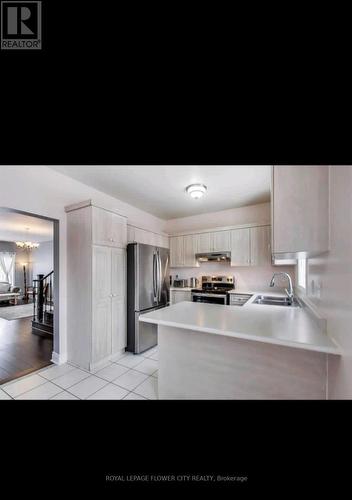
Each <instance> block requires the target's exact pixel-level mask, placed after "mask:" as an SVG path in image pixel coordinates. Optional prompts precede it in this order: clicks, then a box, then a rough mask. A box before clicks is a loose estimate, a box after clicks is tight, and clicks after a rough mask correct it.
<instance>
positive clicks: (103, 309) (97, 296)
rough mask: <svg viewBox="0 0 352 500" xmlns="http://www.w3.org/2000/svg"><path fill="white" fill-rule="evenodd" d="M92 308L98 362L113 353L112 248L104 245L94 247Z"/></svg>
mask: <svg viewBox="0 0 352 500" xmlns="http://www.w3.org/2000/svg"><path fill="white" fill-rule="evenodd" d="M87 272H89V271H88V270H87ZM92 310H93V328H92V362H93V363H97V362H99V361H102V360H103V359H105V358H107V357H108V356H110V355H111V249H110V248H108V247H104V246H94V247H93V307H92Z"/></svg>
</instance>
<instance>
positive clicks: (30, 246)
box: [16, 227, 39, 250]
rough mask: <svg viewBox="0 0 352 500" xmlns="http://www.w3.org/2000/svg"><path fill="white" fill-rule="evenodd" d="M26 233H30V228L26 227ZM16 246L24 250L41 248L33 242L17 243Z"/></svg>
mask: <svg viewBox="0 0 352 500" xmlns="http://www.w3.org/2000/svg"><path fill="white" fill-rule="evenodd" d="M26 231H29V227H26ZM16 246H17V247H18V248H22V249H23V250H33V249H34V248H38V247H39V243H32V242H31V241H16Z"/></svg>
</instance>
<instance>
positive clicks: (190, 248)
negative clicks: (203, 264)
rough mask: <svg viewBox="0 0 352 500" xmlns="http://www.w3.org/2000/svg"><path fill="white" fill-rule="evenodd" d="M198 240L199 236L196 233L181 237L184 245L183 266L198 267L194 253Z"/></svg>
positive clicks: (196, 249) (196, 251)
mask: <svg viewBox="0 0 352 500" xmlns="http://www.w3.org/2000/svg"><path fill="white" fill-rule="evenodd" d="M198 242H199V238H198V235H197V234H188V235H187V236H184V237H183V245H184V259H183V265H184V267H198V266H199V262H197V260H196V257H195V254H196V253H198Z"/></svg>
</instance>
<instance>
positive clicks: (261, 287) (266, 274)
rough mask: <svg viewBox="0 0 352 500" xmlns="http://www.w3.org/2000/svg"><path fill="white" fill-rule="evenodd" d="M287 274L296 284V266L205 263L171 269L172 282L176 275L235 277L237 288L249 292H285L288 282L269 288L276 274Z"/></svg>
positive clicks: (183, 277) (182, 276)
mask: <svg viewBox="0 0 352 500" xmlns="http://www.w3.org/2000/svg"><path fill="white" fill-rule="evenodd" d="M281 271H282V272H286V273H289V274H290V275H291V278H292V282H293V284H294V283H295V273H294V266H280V267H273V266H261V267H257V266H256V267H232V266H230V265H229V264H219V263H217V262H203V263H201V264H200V266H199V267H194V268H176V267H174V268H171V269H170V274H171V276H172V280H174V279H175V278H176V274H177V275H178V277H179V278H180V279H189V278H191V277H194V278H198V279H199V280H200V279H201V277H202V276H208V275H209V276H212V275H223V276H234V278H235V287H236V288H238V289H242V290H249V291H251V290H252V291H263V292H265V291H269V290H270V291H272V292H283V289H284V288H286V287H287V280H286V279H285V278H279V279H278V280H277V283H276V284H275V286H274V287H273V288H270V287H269V283H270V280H271V278H272V276H273V273H275V272H281Z"/></svg>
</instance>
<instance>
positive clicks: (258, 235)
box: [250, 226, 271, 266]
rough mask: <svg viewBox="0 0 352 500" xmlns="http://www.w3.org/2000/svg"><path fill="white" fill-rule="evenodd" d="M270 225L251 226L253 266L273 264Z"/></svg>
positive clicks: (251, 261) (251, 260) (251, 257)
mask: <svg viewBox="0 0 352 500" xmlns="http://www.w3.org/2000/svg"><path fill="white" fill-rule="evenodd" d="M270 233H271V232H270V226H258V227H251V228H250V249H251V252H250V254H251V255H250V263H251V266H267V265H269V266H270V265H271V243H270V240H271V235H270Z"/></svg>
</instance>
